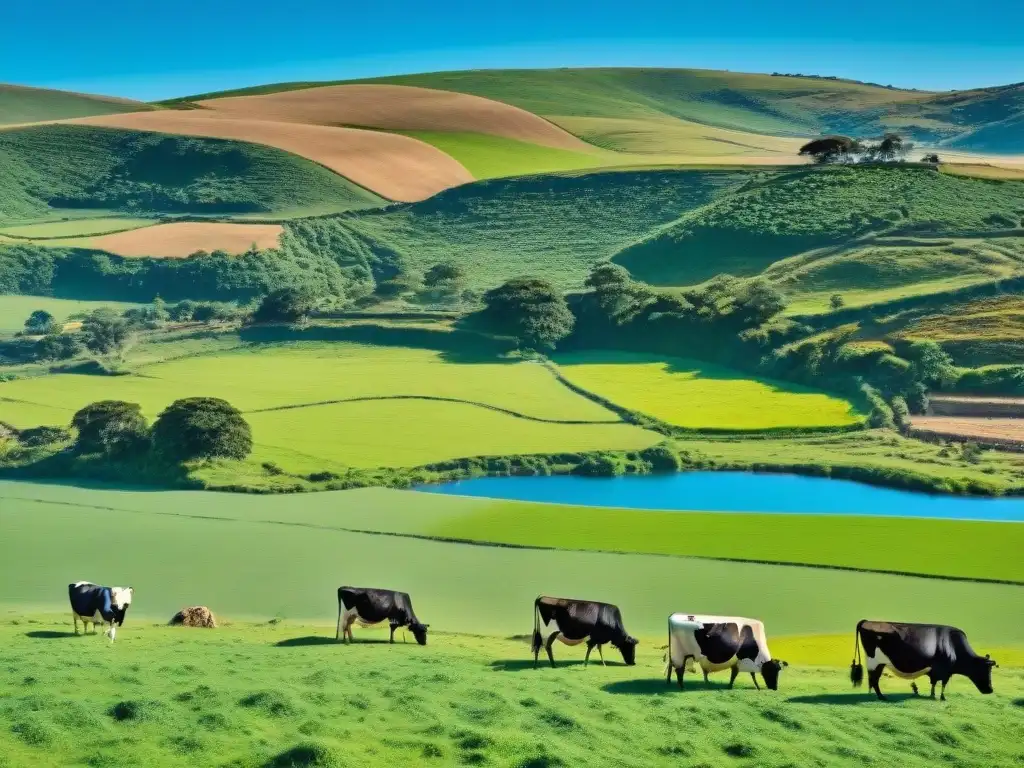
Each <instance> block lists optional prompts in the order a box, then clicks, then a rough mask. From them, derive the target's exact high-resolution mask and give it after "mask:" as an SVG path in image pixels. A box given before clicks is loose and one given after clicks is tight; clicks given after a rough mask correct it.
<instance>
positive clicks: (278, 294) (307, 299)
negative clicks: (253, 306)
mask: <svg viewBox="0 0 1024 768" xmlns="http://www.w3.org/2000/svg"><path fill="white" fill-rule="evenodd" d="M314 303H315V301H314V297H313V294H312V292H311V291H309V290H306V289H304V288H279V289H278V290H276V291H272V292H271V293H268V294H267V295H266V296H264V297H263V301H261V302H260V306H259V308H258V309H257V310H256V313H255V314H254V315H253V320H255V321H256V322H258V323H293V322H295V321H296V320H300V319H301V318H303V317H308V316H309V313H310V312H312V311H313V306H314Z"/></svg>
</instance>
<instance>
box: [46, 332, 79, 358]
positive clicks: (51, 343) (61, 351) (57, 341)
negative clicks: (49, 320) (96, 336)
mask: <svg viewBox="0 0 1024 768" xmlns="http://www.w3.org/2000/svg"><path fill="white" fill-rule="evenodd" d="M81 351H82V342H80V341H79V340H78V338H77V337H76V336H74V335H72V334H70V333H48V334H47V335H46V336H43V338H41V339H40V340H39V341H37V342H36V348H35V353H36V357H37V358H39V359H40V360H69V359H71V358H72V357H75V356H76V355H78V354H80V353H81Z"/></svg>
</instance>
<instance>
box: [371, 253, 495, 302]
mask: <svg viewBox="0 0 1024 768" xmlns="http://www.w3.org/2000/svg"><path fill="white" fill-rule="evenodd" d="M467 282H468V281H467V275H466V270H465V269H464V268H463V267H462V266H460V265H459V264H456V263H455V262H454V261H442V262H440V263H438V264H434V265H433V266H431V267H430V268H428V269H427V271H426V272H424V273H423V274H422V275H421V274H419V273H418V272H417V271H415V270H412V269H409V268H408V267H407V266H405V265H404V264H400V265H399V267H398V269H397V271H396V272H395V274H394V275H393V276H391V277H388V278H384V279H380V280H378V281H377V284H376V288H375V290H374V293H375V294H376V295H377V296H378V297H380V298H385V299H389V298H395V297H398V296H410V297H412V298H413V299H414V300H416V301H419V302H421V303H425V304H457V303H462V302H466V301H473V300H475V299H476V298H477V296H476V294H474V293H473V292H472V291H470V290H468V289H467Z"/></svg>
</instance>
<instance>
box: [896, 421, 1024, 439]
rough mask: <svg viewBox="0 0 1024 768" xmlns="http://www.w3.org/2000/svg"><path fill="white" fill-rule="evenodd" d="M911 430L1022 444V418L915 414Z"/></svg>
mask: <svg viewBox="0 0 1024 768" xmlns="http://www.w3.org/2000/svg"><path fill="white" fill-rule="evenodd" d="M912 424H913V430H914V431H922V432H930V433H932V434H936V435H953V436H957V437H967V438H972V437H973V438H977V439H979V440H993V441H1006V442H1012V443H1020V444H1021V445H1024V419H986V418H980V417H955V416H915V417H914V419H913V422H912Z"/></svg>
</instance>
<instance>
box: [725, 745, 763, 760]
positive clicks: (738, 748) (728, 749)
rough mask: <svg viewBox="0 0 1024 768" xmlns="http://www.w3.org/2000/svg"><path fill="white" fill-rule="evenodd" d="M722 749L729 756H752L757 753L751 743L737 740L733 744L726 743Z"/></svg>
mask: <svg viewBox="0 0 1024 768" xmlns="http://www.w3.org/2000/svg"><path fill="white" fill-rule="evenodd" d="M722 751H723V752H725V754H727V755H729V756H730V757H753V756H754V755H755V754H757V747H755V746H754V745H753V744H744V743H743V742H737V743H735V744H726V745H725V746H724V747H722Z"/></svg>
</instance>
